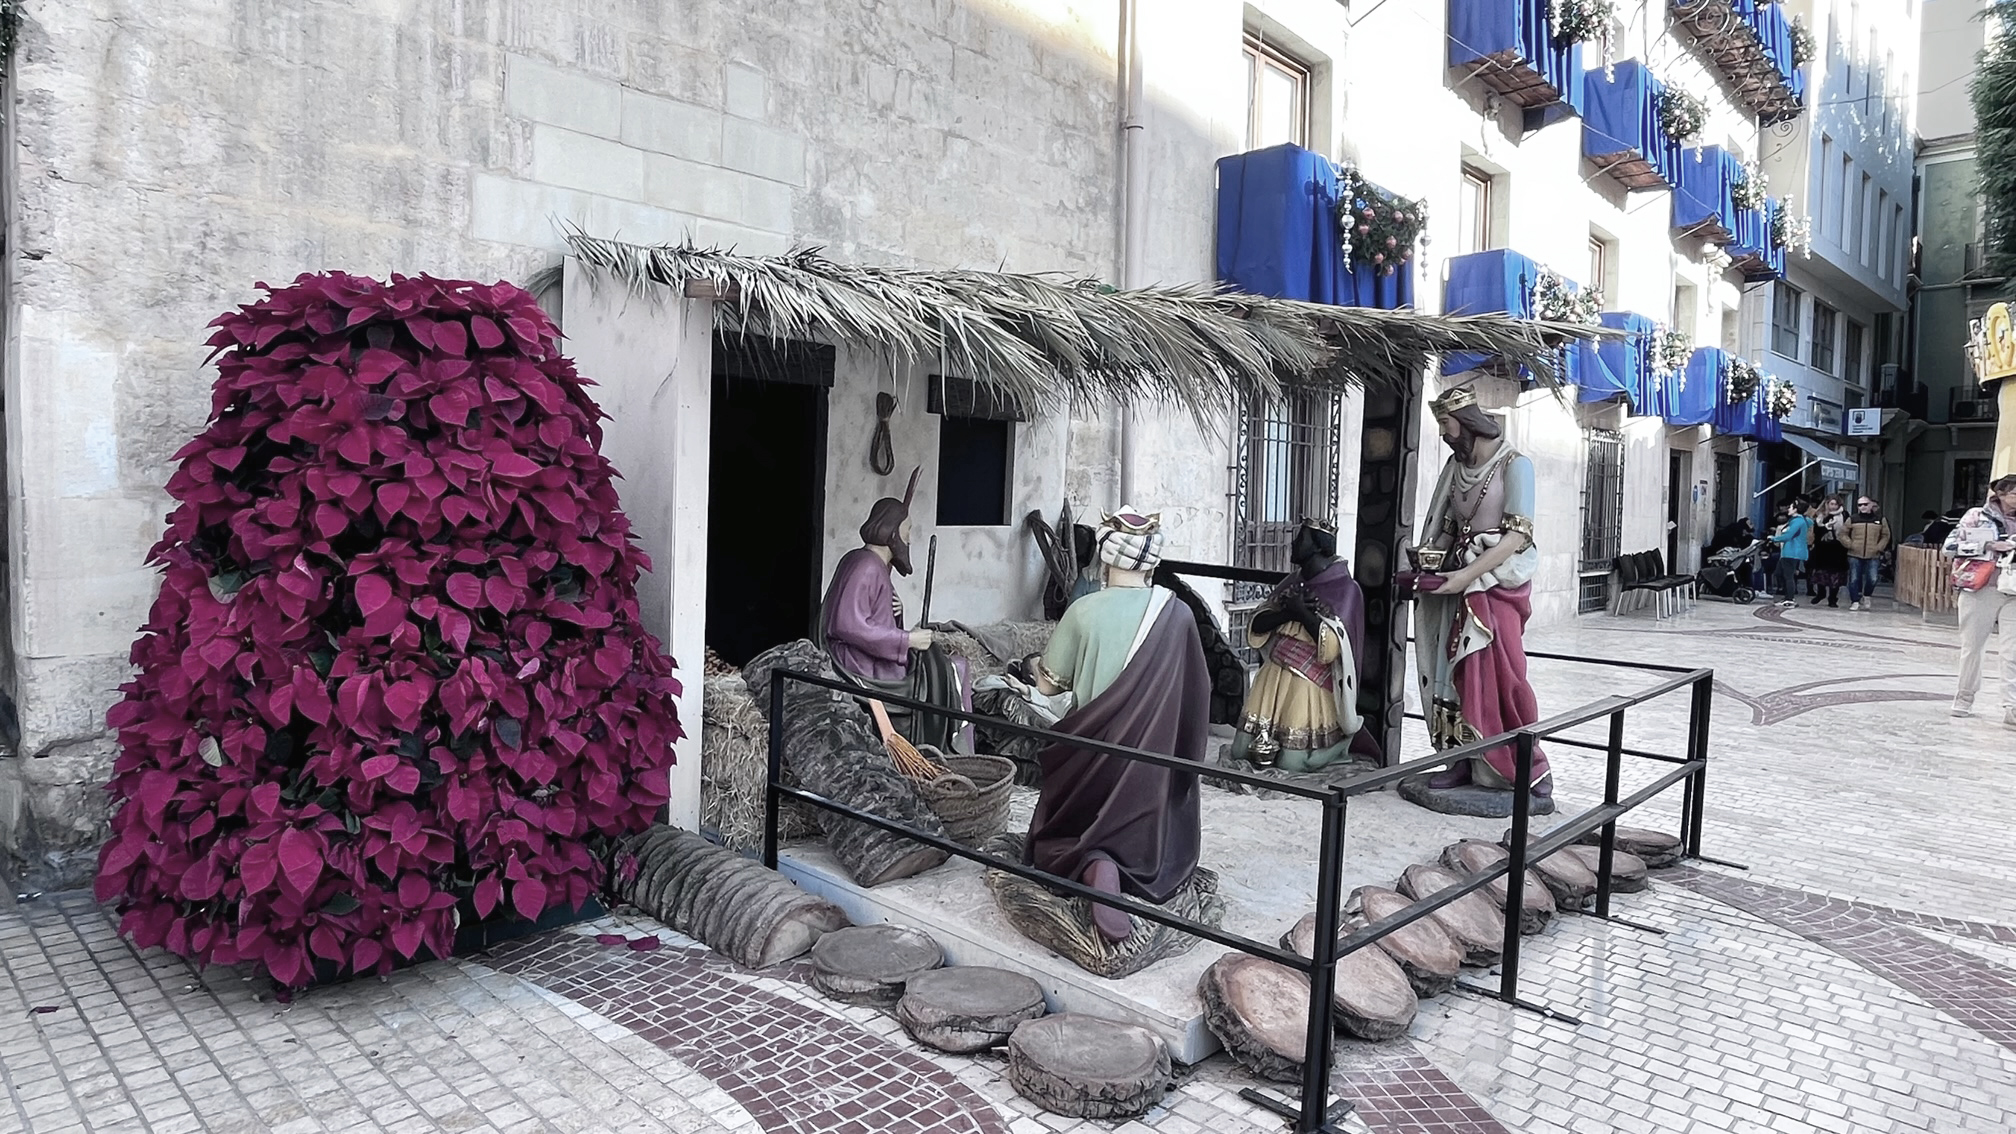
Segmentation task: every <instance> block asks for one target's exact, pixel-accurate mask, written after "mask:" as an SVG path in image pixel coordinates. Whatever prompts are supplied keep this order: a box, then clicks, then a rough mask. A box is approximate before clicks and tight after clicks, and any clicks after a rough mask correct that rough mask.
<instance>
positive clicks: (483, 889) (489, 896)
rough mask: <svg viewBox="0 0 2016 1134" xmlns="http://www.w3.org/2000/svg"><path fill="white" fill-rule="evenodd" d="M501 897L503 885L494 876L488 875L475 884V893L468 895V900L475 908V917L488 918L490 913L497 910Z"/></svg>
mask: <svg viewBox="0 0 2016 1134" xmlns="http://www.w3.org/2000/svg"><path fill="white" fill-rule="evenodd" d="M503 896H504V884H503V882H501V881H499V880H498V878H497V876H496V875H495V874H492V875H489V876H488V877H486V878H484V879H483V880H482V881H480V882H478V883H476V889H475V892H474V893H472V894H471V895H470V900H471V901H472V902H474V903H475V906H476V916H477V917H489V916H490V914H491V912H492V911H494V910H495V909H496V908H497V902H498V901H499V900H500V899H501V898H502V897H503Z"/></svg>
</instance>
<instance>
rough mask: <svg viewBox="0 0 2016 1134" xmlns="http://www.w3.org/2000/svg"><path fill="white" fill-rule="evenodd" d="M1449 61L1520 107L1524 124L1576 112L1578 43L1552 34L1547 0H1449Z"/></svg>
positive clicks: (1578, 99)
mask: <svg viewBox="0 0 2016 1134" xmlns="http://www.w3.org/2000/svg"><path fill="white" fill-rule="evenodd" d="M1449 66H1451V67H1454V68H1456V69H1457V70H1460V71H1462V72H1464V73H1465V74H1466V75H1469V76H1471V77H1474V78H1476V79H1477V81H1479V82H1481V83H1483V84H1484V85H1485V86H1487V87H1490V88H1491V89H1492V90H1494V91H1497V92H1498V93H1499V94H1501V95H1503V96H1505V98H1506V99H1507V100H1508V101H1510V102H1512V103H1514V104H1516V105H1518V106H1522V107H1525V108H1526V111H1527V119H1528V125H1529V127H1531V126H1544V125H1547V124H1548V123H1551V122H1556V121H1559V120H1560V119H1563V118H1566V117H1568V116H1569V115H1571V114H1580V113H1581V112H1582V98H1583V89H1582V86H1583V82H1582V75H1583V72H1582V45H1581V44H1579V43H1571V44H1565V45H1564V44H1562V43H1560V42H1558V41H1557V40H1556V39H1555V38H1554V29H1553V21H1552V20H1550V19H1548V17H1547V0H1449Z"/></svg>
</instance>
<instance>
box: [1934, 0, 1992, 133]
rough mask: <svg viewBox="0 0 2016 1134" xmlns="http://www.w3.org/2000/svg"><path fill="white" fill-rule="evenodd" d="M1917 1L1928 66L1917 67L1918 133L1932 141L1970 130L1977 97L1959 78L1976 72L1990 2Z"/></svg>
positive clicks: (1967, 0)
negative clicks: (1922, 9)
mask: <svg viewBox="0 0 2016 1134" xmlns="http://www.w3.org/2000/svg"><path fill="white" fill-rule="evenodd" d="M1919 2H1920V3H1921V4H1922V5H1923V8H1924V11H1923V12H1922V14H1921V15H1920V17H1919V22H1920V38H1919V43H1920V49H1919V50H1920V58H1921V59H1923V60H1924V61H1925V63H1927V64H1930V65H1929V66H1921V67H1920V68H1919V69H1918V80H1917V82H1918V115H1917V131H1918V134H1919V136H1920V137H1923V138H1926V139H1928V140H1930V139H1933V138H1951V137H1954V136H1956V135H1960V134H1972V133H1973V132H1974V101H1973V97H1972V95H1971V93H1970V92H1969V90H1968V84H1967V81H1966V80H1965V79H1964V78H1961V76H1963V75H1966V74H1969V73H1970V72H1972V71H1973V69H1974V57H1975V55H1976V54H1978V53H1979V52H1980V50H1981V44H1982V41H1983V38H1984V36H1985V35H1986V32H1987V27H1988V25H1987V24H1986V23H1984V22H1983V21H1982V20H1981V18H1980V17H1981V13H1982V12H1984V11H1986V10H1987V7H1988V3H1987V0H1919ZM1955 79H1959V81H1958V82H1955V81H1954V80H1955Z"/></svg>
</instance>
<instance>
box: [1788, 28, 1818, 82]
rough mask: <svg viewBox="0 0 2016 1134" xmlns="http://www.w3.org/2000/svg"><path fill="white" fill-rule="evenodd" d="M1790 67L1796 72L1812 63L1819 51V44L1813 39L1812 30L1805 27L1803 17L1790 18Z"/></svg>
mask: <svg viewBox="0 0 2016 1134" xmlns="http://www.w3.org/2000/svg"><path fill="white" fill-rule="evenodd" d="M1791 34H1792V67H1793V69H1794V70H1797V69H1799V68H1801V67H1804V66H1805V65H1806V64H1808V63H1811V62H1812V61H1813V56H1814V55H1816V54H1817V53H1818V52H1819V50H1820V43H1819V41H1818V40H1816V39H1814V38H1813V29H1812V28H1809V27H1807V26H1806V17H1805V16H1794V17H1792V27H1791Z"/></svg>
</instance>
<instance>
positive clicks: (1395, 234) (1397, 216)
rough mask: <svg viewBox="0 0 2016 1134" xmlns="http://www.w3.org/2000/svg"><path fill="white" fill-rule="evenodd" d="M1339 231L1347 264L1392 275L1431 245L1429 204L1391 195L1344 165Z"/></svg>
mask: <svg viewBox="0 0 2016 1134" xmlns="http://www.w3.org/2000/svg"><path fill="white" fill-rule="evenodd" d="M1338 183H1339V187H1340V188H1341V190H1342V192H1341V193H1340V194H1339V196H1340V200H1339V201H1338V203H1337V231H1338V233H1339V236H1340V239H1341V241H1342V243H1343V246H1344V262H1345V263H1347V264H1350V265H1352V266H1354V267H1367V268H1371V269H1372V270H1373V271H1376V272H1379V273H1380V274H1382V275H1388V276H1390V275H1392V274H1394V272H1395V271H1397V270H1398V269H1399V268H1400V267H1401V266H1403V265H1405V264H1408V263H1411V262H1412V261H1413V259H1414V253H1415V250H1416V248H1417V247H1419V246H1420V245H1423V244H1426V243H1427V242H1428V237H1427V228H1428V205H1427V204H1426V202H1423V201H1414V200H1409V199H1408V198H1406V197H1400V196H1396V195H1394V194H1392V193H1388V192H1387V191H1386V190H1384V189H1381V188H1379V187H1378V186H1376V185H1374V184H1372V183H1371V182H1370V181H1367V180H1366V179H1365V175H1364V174H1362V173H1360V172H1358V170H1357V169H1356V168H1355V167H1352V166H1345V167H1344V168H1343V170H1342V171H1340V174H1339V177H1338Z"/></svg>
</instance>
